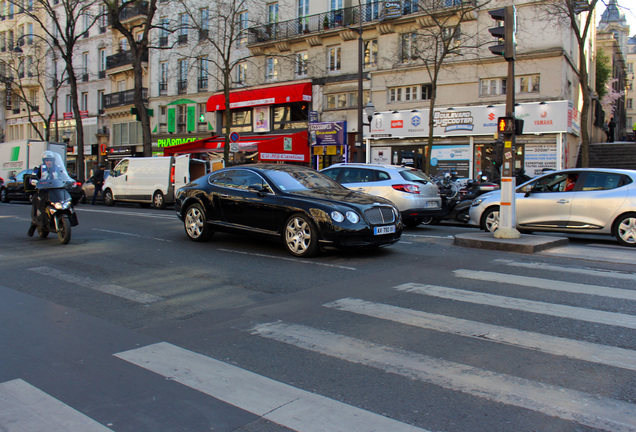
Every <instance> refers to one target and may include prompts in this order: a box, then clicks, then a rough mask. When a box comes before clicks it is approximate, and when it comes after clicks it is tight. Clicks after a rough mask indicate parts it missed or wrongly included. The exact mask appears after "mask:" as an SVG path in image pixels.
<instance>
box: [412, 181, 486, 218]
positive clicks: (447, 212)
mask: <svg viewBox="0 0 636 432" xmlns="http://www.w3.org/2000/svg"><path fill="white" fill-rule="evenodd" d="M497 189H499V185H498V184H497V183H493V182H490V181H488V178H487V177H486V176H482V175H481V173H480V175H479V176H478V177H477V179H474V180H468V181H467V182H466V185H465V186H464V187H463V188H461V189H460V190H459V192H458V193H457V194H456V195H453V196H448V195H444V194H441V193H440V195H441V196H442V214H441V215H440V216H435V217H431V218H426V219H425V220H424V221H423V223H424V224H431V225H436V224H438V223H439V222H440V221H442V220H452V221H457V222H461V223H467V222H468V220H469V219H470V216H469V214H468V213H469V211H470V206H471V205H472V203H473V200H474V199H475V198H477V197H478V196H480V195H483V194H485V193H486V192H490V191H493V190H497Z"/></svg>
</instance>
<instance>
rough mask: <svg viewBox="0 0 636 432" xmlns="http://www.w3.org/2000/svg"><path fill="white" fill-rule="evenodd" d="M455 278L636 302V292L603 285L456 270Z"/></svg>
mask: <svg viewBox="0 0 636 432" xmlns="http://www.w3.org/2000/svg"><path fill="white" fill-rule="evenodd" d="M453 273H455V276H457V277H461V278H466V279H472V280H482V281H488V282H496V283H502V284H512V285H521V286H524V287H533V288H541V289H546V290H550V291H561V292H567V293H573V294H588V295H596V296H603V297H611V298H617V299H621V300H636V290H628V289H621V288H610V287H606V286H602V285H586V284H580V283H574V282H567V281H557V280H551V279H541V278H535V277H530V276H517V275H511V274H503V273H495V272H487V271H477V270H465V269H459V270H454V271H453Z"/></svg>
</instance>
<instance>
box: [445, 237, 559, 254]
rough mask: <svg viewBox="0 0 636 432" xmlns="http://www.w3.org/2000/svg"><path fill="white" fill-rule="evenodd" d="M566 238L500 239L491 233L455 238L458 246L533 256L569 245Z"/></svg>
mask: <svg viewBox="0 0 636 432" xmlns="http://www.w3.org/2000/svg"><path fill="white" fill-rule="evenodd" d="M568 242H569V241H568V239H567V238H566V237H548V236H540V235H533V234H521V237H520V238H518V239H499V238H495V237H494V236H493V234H492V233H489V232H477V233H463V234H457V235H456V236H455V240H454V244H455V245H457V246H463V247H469V248H476V249H489V250H499V251H506V252H518V253H526V254H531V253H535V252H541V251H544V250H546V249H550V248H553V247H558V246H566V245H567V244H568Z"/></svg>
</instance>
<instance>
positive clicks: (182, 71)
mask: <svg viewBox="0 0 636 432" xmlns="http://www.w3.org/2000/svg"><path fill="white" fill-rule="evenodd" d="M177 90H178V92H179V94H181V93H186V91H187V90H188V59H181V60H179V80H178V82H177Z"/></svg>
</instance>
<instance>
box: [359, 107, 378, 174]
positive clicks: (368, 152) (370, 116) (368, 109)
mask: <svg viewBox="0 0 636 432" xmlns="http://www.w3.org/2000/svg"><path fill="white" fill-rule="evenodd" d="M364 113H365V114H366V116H367V120H368V121H369V134H370V133H371V120H373V114H375V105H373V102H371V101H369V102H367V104H366V105H365V107H364ZM360 144H362V143H360ZM365 150H366V162H367V163H369V162H371V161H370V155H371V149H370V148H369V139H368V138H367V142H366V145H365Z"/></svg>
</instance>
